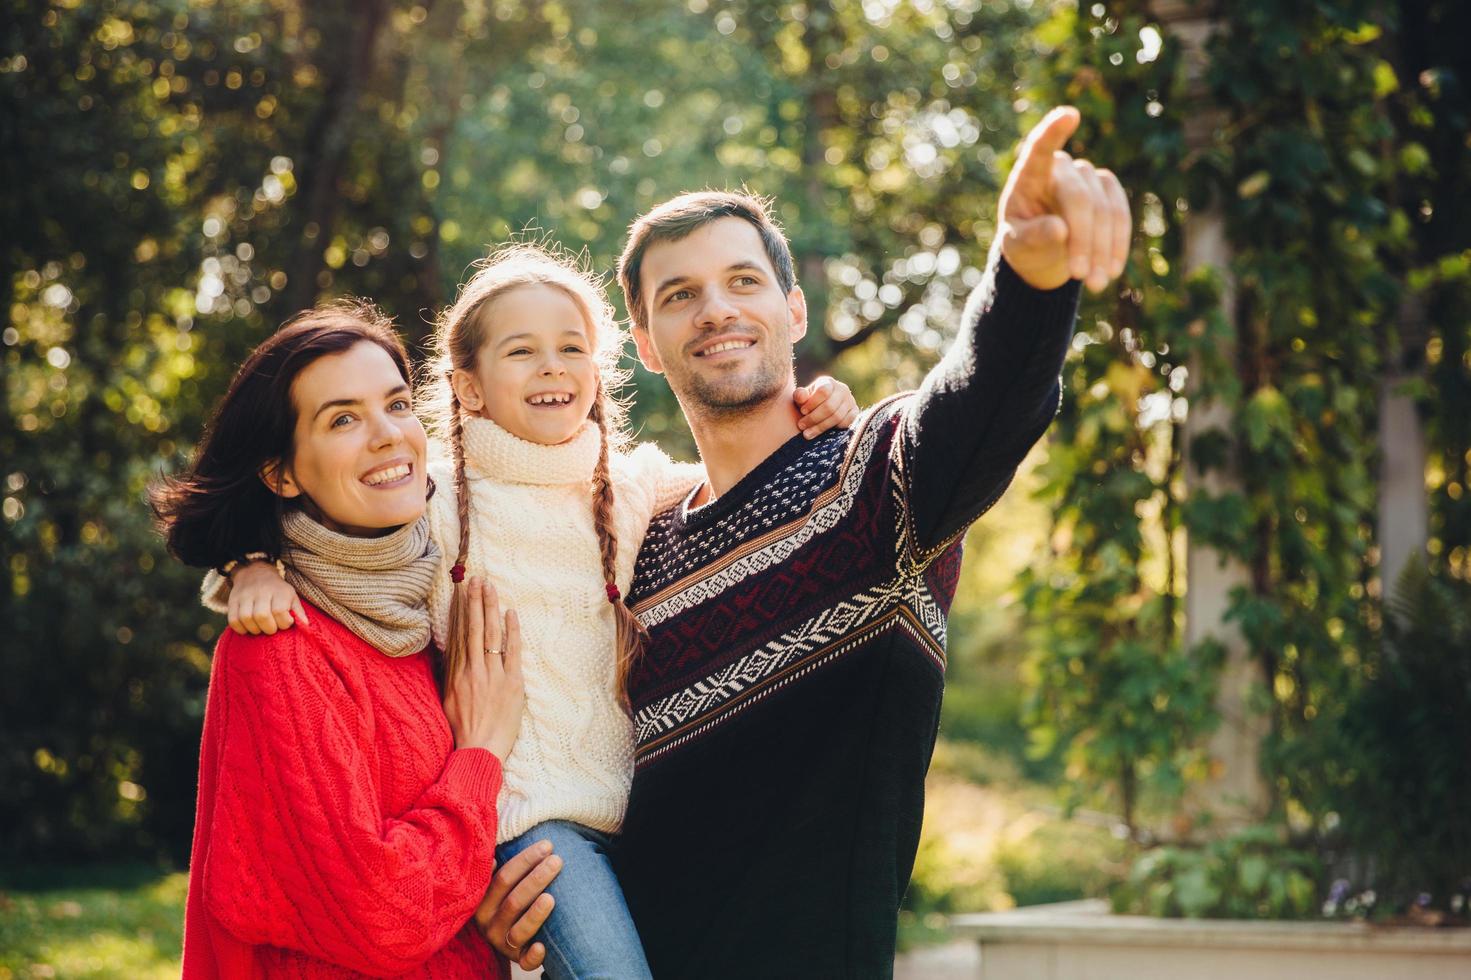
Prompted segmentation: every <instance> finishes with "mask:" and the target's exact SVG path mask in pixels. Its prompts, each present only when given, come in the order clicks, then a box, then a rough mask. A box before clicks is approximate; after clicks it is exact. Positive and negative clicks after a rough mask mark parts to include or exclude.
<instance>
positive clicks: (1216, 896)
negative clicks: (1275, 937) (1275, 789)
mask: <svg viewBox="0 0 1471 980" xmlns="http://www.w3.org/2000/svg"><path fill="white" fill-rule="evenodd" d="M1321 875H1322V868H1321V866H1320V865H1319V864H1318V862H1317V861H1316V860H1315V859H1314V857H1313V856H1312V855H1311V854H1308V853H1305V852H1304V851H1302V850H1301V849H1298V848H1293V847H1289V846H1287V845H1285V844H1283V842H1282V837H1281V834H1280V833H1279V832H1278V831H1277V829H1276V828H1275V827H1248V828H1246V829H1244V830H1241V831H1238V832H1236V833H1233V834H1230V835H1229V836H1227V837H1224V838H1222V839H1220V840H1216V841H1211V842H1210V843H1209V844H1207V845H1205V846H1204V847H1161V848H1157V849H1155V850H1152V851H1150V852H1149V853H1148V854H1145V855H1144V856H1143V857H1141V858H1140V859H1139V860H1138V861H1136V862H1135V863H1134V867H1133V869H1132V870H1131V871H1130V873H1129V877H1128V879H1127V881H1125V882H1123V883H1122V884H1120V885H1119V886H1118V887H1116V888H1115V889H1114V894H1113V900H1114V905H1115V907H1116V908H1117V909H1119V911H1125V912H1136V913H1142V914H1146V915H1159V916H1166V917H1170V918H1176V917H1181V916H1183V917H1185V918H1191V919H1199V918H1215V919H1305V918H1309V917H1312V916H1315V915H1317V914H1318V912H1319V909H1318V879H1319V878H1320V877H1321Z"/></svg>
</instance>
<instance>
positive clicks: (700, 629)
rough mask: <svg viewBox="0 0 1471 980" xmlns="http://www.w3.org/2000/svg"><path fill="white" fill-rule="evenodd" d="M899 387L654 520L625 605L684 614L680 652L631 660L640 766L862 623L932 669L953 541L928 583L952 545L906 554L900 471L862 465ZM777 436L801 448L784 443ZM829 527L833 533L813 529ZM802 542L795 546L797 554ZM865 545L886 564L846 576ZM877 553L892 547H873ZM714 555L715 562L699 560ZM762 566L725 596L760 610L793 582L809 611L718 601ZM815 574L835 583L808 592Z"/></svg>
mask: <svg viewBox="0 0 1471 980" xmlns="http://www.w3.org/2000/svg"><path fill="white" fill-rule="evenodd" d="M906 397H907V396H895V398H892V399H889V400H888V401H886V402H881V403H880V404H878V405H875V406H873V407H872V408H871V409H869V410H868V411H867V412H865V413H864V414H863V416H862V417H861V418H860V419H859V421H858V422H857V423H856V424H855V425H854V427H853V429H852V431H851V433H846V434H845V433H832V434H829V435H828V437H826V438H824V439H821V440H818V444H817V445H816V446H813V447H812V448H811V449H810V450H808V451H804V452H802V453H801V454H800V456H797V457H796V458H795V459H794V460H793V461H792V462H791V464H790V465H788V466H787V467H785V468H784V469H783V470H782V471H781V472H780V473H779V474H776V475H775V479H774V480H772V481H770V482H768V483H766V484H765V492H763V493H760V494H757V495H753V496H750V497H749V498H747V499H745V500H743V501H742V502H741V503H740V505H739V507H738V508H737V509H735V510H733V511H731V512H729V513H727V514H725V515H723V516H722V518H721V519H720V520H719V521H718V522H716V523H709V524H703V525H701V526H699V527H690V526H689V525H688V523H687V522H686V521H684V520H682V518H683V517H684V516H685V514H687V512H688V511H687V508H688V501H686V502H685V504H684V505H682V506H681V507H679V508H673V509H671V510H669V511H666V512H664V513H663V514H660V515H659V516H657V517H656V518H655V519H654V521H653V523H652V524H651V525H650V527H649V534H648V536H647V537H646V538H645V543H646V547H645V548H644V550H643V552H642V554H641V555H640V558H639V562H638V566H637V570H636V572H635V578H636V580H637V582H638V584H639V592H638V594H637V595H636V596H635V597H634V601H635V609H636V611H637V613H638V616H639V619H640V621H641V622H643V623H644V625H645V626H646V627H648V628H649V629H650V630H655V629H659V628H660V627H661V626H664V625H665V624H670V621H671V620H674V619H677V618H678V617H680V616H681V615H685V614H688V615H690V616H691V617H692V618H691V619H690V620H689V621H688V622H681V623H678V624H670V625H669V628H670V629H671V630H672V631H673V632H674V637H671V639H673V641H674V643H675V644H677V645H678V646H680V647H682V648H683V649H684V651H685V656H684V657H680V658H671V659H665V658H648V660H647V661H646V663H645V665H644V666H643V667H642V668H641V670H640V677H639V696H638V702H637V710H636V713H635V715H634V727H635V731H636V733H637V738H638V750H637V761H638V764H639V765H640V766H642V765H645V764H647V763H650V762H652V761H653V760H654V759H657V758H658V757H659V756H660V755H662V754H663V753H664V752H667V751H670V750H671V749H674V748H677V747H678V746H680V745H682V744H684V743H685V742H686V741H688V740H689V739H690V738H693V737H697V736H698V735H701V734H703V733H705V732H708V731H709V730H710V729H711V728H713V727H714V726H715V725H718V724H719V723H720V722H721V721H723V720H725V719H726V718H727V717H728V716H729V715H730V714H733V713H735V712H737V711H739V710H741V708H742V707H743V706H744V705H745V704H747V703H748V702H750V701H753V700H756V699H759V698H760V697H762V696H763V695H764V693H766V692H767V690H768V689H774V688H776V687H779V686H780V685H782V684H783V683H786V682H787V681H789V680H793V679H795V678H796V677H797V676H800V675H801V674H803V673H806V672H807V671H809V670H812V669H815V668H817V667H819V666H821V664H823V663H825V662H827V661H829V660H831V659H832V658H834V657H837V656H841V655H842V654H843V653H845V652H847V651H849V650H851V649H853V648H854V647H855V646H856V643H857V642H858V641H859V640H861V639H863V638H866V637H868V636H871V635H872V633H873V632H874V631H875V630H882V629H890V628H894V627H902V628H904V629H906V630H907V631H908V632H909V634H910V636H911V638H912V639H913V640H914V641H915V643H916V644H917V645H918V646H919V647H920V648H921V649H922V650H923V651H924V653H925V654H926V655H927V656H928V657H929V658H930V659H931V660H932V661H933V662H934V665H935V667H936V669H937V670H939V671H941V672H943V670H944V664H945V632H946V619H945V617H946V614H947V612H948V609H949V603H950V598H951V596H952V594H953V592H954V585H955V575H956V574H957V573H958V569H959V562H958V547H956V548H955V551H956V555H955V557H956V559H957V560H956V561H954V562H950V563H946V564H945V565H944V566H943V568H942V569H941V571H942V572H943V573H944V574H942V575H940V576H939V577H938V578H937V579H936V580H935V581H934V582H933V586H932V584H931V582H930V581H929V579H928V577H927V575H926V572H927V571H928V568H929V565H930V563H931V562H932V561H933V560H934V559H935V558H937V557H939V556H940V555H942V554H943V553H944V552H945V551H946V550H947V548H951V547H953V546H954V545H955V542H954V541H948V542H945V543H944V544H943V545H942V546H941V547H939V548H935V549H931V550H930V551H929V552H928V553H927V554H920V553H918V552H917V551H916V550H915V549H914V548H913V539H912V538H911V537H910V536H909V535H907V534H906V533H905V532H904V528H905V527H906V526H907V523H908V518H907V514H908V510H907V506H906V500H907V495H906V493H905V489H904V486H903V482H902V478H901V479H899V480H894V481H887V480H885V474H884V473H883V472H874V471H873V463H874V460H875V456H876V453H877V456H878V459H879V470H880V471H883V470H885V469H887V466H886V462H887V449H888V446H889V444H890V443H891V442H892V441H893V436H894V430H895V428H896V426H897V424H898V419H899V415H898V411H897V410H898V409H899V408H900V407H902V403H903V400H904V399H905V398H906ZM789 445H790V448H791V449H804V448H805V447H804V446H802V445H801V444H799V443H796V442H795V441H794V442H793V443H791V444H789ZM875 482H887V483H888V485H887V487H886V492H885V493H884V496H885V497H886V498H887V499H886V500H880V499H876V496H875V494H874V493H873V490H874V489H875V488H874V486H873V485H874V484H875ZM865 490H867V491H868V492H867V493H865ZM682 511H683V512H684V513H682ZM880 529H886V530H887V531H888V532H889V533H884V532H883V531H881V530H880ZM875 532H878V536H877V537H875V536H874V535H875ZM830 534H831V535H834V536H835V537H836V538H837V539H838V540H833V541H823V540H821V539H822V538H823V536H825V535H830ZM676 537H678V538H679V540H678V543H677V544H676V542H675V541H674V539H675V538H676ZM824 545H827V547H823V546H824ZM809 546H811V547H810V548H809ZM804 548H808V552H807V553H806V554H803V555H801V556H800V557H797V556H798V554H799V552H801V551H802V550H803V549H804ZM869 548H872V549H873V550H875V551H878V552H880V554H876V555H875V554H866V555H864V564H868V565H875V566H881V567H885V568H887V569H890V570H891V574H888V575H885V576H883V577H882V578H881V580H879V581H862V582H853V581H850V580H848V576H849V574H850V573H851V572H852V571H853V569H854V567H855V565H854V559H855V558H857V557H858V551H859V550H863V551H867V550H868V549H869ZM883 552H892V554H890V555H889V556H888V557H887V558H886V557H885V556H884V554H883ZM714 556H719V558H718V560H713V561H712V560H711V559H712V558H713V557H714ZM794 558H795V560H794ZM696 572H697V573H698V574H697V575H693V576H692V573H696ZM762 573H768V574H769V576H770V580H769V581H767V582H764V583H760V584H758V585H756V588H757V589H758V590H759V591H758V594H755V595H741V596H736V597H734V599H733V601H734V602H735V603H737V604H740V605H752V606H756V607H758V608H759V607H762V606H767V605H770V604H769V603H768V602H767V601H766V597H765V596H763V595H761V594H760V593H770V594H771V595H772V596H773V597H774V596H775V595H782V594H784V595H791V594H792V590H797V591H799V592H807V593H809V594H810V595H811V601H810V602H809V603H807V605H808V612H809V613H810V615H809V616H807V617H806V618H803V619H801V620H800V621H799V622H787V621H785V620H774V621H769V622H766V623H760V622H759V621H757V620H755V619H754V618H751V617H733V616H730V615H728V614H727V610H725V609H724V608H723V607H722V606H721V605H720V599H721V596H722V594H724V593H726V592H727V591H728V590H732V589H736V588H737V587H739V586H740V585H741V583H743V582H745V581H746V580H748V579H751V578H752V577H753V576H758V575H761V574H762ZM818 583H823V584H824V585H825V586H829V587H831V588H834V589H837V590H838V592H836V593H834V592H831V591H828V589H826V588H824V589H822V590H818V589H816V588H815V586H816V585H817V584H818ZM661 585H662V588H661V587H660V586H661ZM855 585H859V586H860V587H858V588H854V586H855ZM707 604H709V605H707ZM727 624H728V625H729V628H722V627H725V626H727ZM763 627H764V628H763ZM661 637H662V630H661ZM693 662H698V663H700V664H702V665H703V669H704V675H703V677H702V678H701V679H700V680H699V681H698V682H697V683H693V684H690V683H688V677H687V676H686V675H684V673H683V671H684V670H685V669H687V668H688V666H689V665H690V664H691V663H693ZM664 677H670V678H677V679H676V680H675V685H676V687H675V688H674V689H673V690H669V691H668V692H667V693H664V694H663V695H662V696H659V694H658V693H657V692H659V691H660V690H661V689H662V688H661V685H660V684H659V683H658V681H659V680H660V679H661V678H664Z"/></svg>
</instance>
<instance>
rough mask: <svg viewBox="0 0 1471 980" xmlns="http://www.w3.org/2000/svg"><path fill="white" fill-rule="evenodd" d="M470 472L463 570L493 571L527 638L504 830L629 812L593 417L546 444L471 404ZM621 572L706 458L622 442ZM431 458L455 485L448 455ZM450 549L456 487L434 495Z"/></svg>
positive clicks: (441, 630)
mask: <svg viewBox="0 0 1471 980" xmlns="http://www.w3.org/2000/svg"><path fill="white" fill-rule="evenodd" d="M464 438H465V463H466V476H467V478H468V479H467V481H466V482H467V483H468V486H469V493H470V494H471V498H470V499H471V507H470V514H471V521H472V524H471V529H470V548H469V555H468V560H467V561H466V573H467V575H479V576H483V577H485V578H487V579H488V580H489V581H490V582H491V583H492V584H493V585H494V586H495V588H496V591H497V592H498V594H499V595H500V600H501V604H502V606H503V607H505V608H512V609H515V610H516V614H517V616H518V617H519V619H520V621H521V633H522V637H523V640H524V672H525V679H526V711H525V715H524V717H523V719H522V724H521V734H520V736H519V738H518V739H517V741H516V746H515V748H514V749H513V750H512V751H511V754H510V755H509V756H508V757H507V759H506V760H505V785H504V788H503V789H502V790H501V796H500V801H499V814H500V830H499V839H500V840H501V841H506V840H510V839H511V838H513V837H516V836H518V835H520V834H522V833H524V832H525V831H527V830H529V829H531V828H532V827H533V826H535V825H536V824H538V823H540V822H542V821H544V820H554V819H556V820H573V821H576V822H577V823H580V824H583V825H584V826H587V827H591V828H593V829H595V830H601V831H604V832H608V833H611V832H614V831H617V830H618V828H619V826H620V825H621V824H622V822H623V814H624V810H625V807H626V805H627V801H628V787H629V784H630V782H631V780H632V778H633V730H632V727H631V724H630V721H629V718H628V715H627V713H626V712H625V711H624V709H623V706H622V703H621V698H620V694H619V691H618V690H617V683H616V671H615V657H616V652H615V651H616V647H615V626H614V621H613V615H612V607H611V606H610V605H609V604H608V600H607V594H606V583H605V582H604V581H603V575H602V564H601V561H600V559H599V552H598V538H597V532H596V530H595V528H594V525H593V514H592V496H591V479H592V474H593V469H594V467H595V466H596V464H597V456H598V439H599V433H598V430H597V427H596V426H594V425H592V424H590V423H589V424H587V425H585V426H584V427H583V428H582V429H581V430H579V432H578V433H577V434H576V435H575V436H574V437H573V438H572V439H571V440H569V441H568V442H565V443H562V444H560V445H555V446H544V445H540V444H537V443H532V442H527V441H526V440H524V439H520V438H518V437H516V436H514V435H512V434H511V433H510V432H507V431H506V430H505V429H503V428H501V427H500V426H498V425H496V424H495V423H494V422H491V421H489V420H487V419H480V418H467V419H466V420H465V427H464ZM610 470H611V476H612V480H613V486H614V500H615V505H614V526H615V531H616V534H617V538H618V561H617V581H616V583H615V584H616V585H617V587H618V588H619V589H620V590H623V591H626V590H627V589H628V585H629V581H630V579H631V578H632V577H633V561H634V556H635V555H637V554H638V549H639V546H640V544H641V543H642V542H643V537H644V533H645V531H646V530H647V529H648V525H649V520H650V518H651V517H652V516H653V514H654V509H655V507H656V505H657V504H658V503H660V502H664V501H668V500H672V499H677V498H678V496H679V494H680V493H681V492H682V491H685V490H688V489H689V487H690V486H692V485H693V482H694V480H695V479H696V478H697V476H696V474H697V473H698V472H700V471H699V468H698V467H693V466H688V465H678V464H674V463H671V462H670V461H669V458H668V457H667V456H665V455H664V454H663V453H662V452H660V451H659V450H658V449H657V448H656V447H653V446H640V447H639V448H638V449H636V450H635V451H634V452H633V453H631V454H629V455H621V454H620V455H615V456H614V457H613V459H612V460H611V465H610ZM430 472H431V474H432V475H433V477H434V480H435V482H436V484H438V485H439V486H441V487H452V486H453V485H454V482H453V479H452V473H451V471H450V469H449V466H448V464H447V463H446V462H444V461H443V460H439V461H436V462H435V463H434V464H432V465H431V468H430ZM429 518H430V529H431V534H432V535H433V537H434V540H435V541H437V542H439V543H440V544H441V546H442V550H445V551H446V552H452V551H453V550H454V548H453V547H449V548H443V546H444V545H445V544H446V543H449V542H457V541H458V540H459V519H458V516H457V508H456V505H455V500H454V495H453V494H452V493H441V494H435V495H434V498H433V499H432V500H431V501H430V503H429ZM448 560H449V559H446V560H445V562H444V563H443V565H444V567H442V568H441V572H440V574H438V575H436V576H435V579H434V586H433V588H432V589H431V592H430V611H431V613H432V621H433V627H434V637H435V640H436V641H437V642H440V643H442V642H443V640H444V636H445V634H446V632H447V630H448V625H449V600H450V595H451V588H452V585H451V582H450V577H449V568H448V567H447V564H448Z"/></svg>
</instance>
